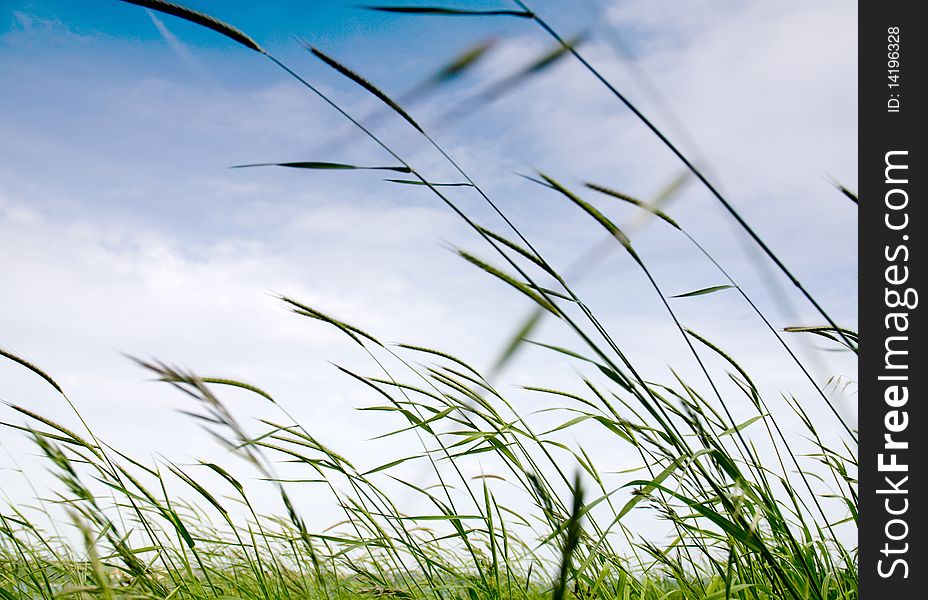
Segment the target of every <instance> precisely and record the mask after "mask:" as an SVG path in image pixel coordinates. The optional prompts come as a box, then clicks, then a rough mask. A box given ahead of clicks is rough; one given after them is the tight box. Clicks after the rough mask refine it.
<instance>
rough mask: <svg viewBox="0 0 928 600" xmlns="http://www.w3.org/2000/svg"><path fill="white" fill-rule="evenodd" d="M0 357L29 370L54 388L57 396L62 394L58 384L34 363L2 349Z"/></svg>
mask: <svg viewBox="0 0 928 600" xmlns="http://www.w3.org/2000/svg"><path fill="white" fill-rule="evenodd" d="M0 356H3V357H4V358H8V359H10V360H11V361H13V362H15V363H17V364H19V365H20V366H23V367H26V368H27V369H29V370H30V371H32V372H33V373H35V374H36V375H38V376H39V377H41V378H42V379H44V380H45V381H46V383H48V384H49V385H50V386H52V387H53V388H55V390H56V391H57V392H58V393H59V394H62V395H63V394H64V391H63V390H62V389H61V386H60V385H58V382H57V381H55V380H54V379H52V376H51V375H49V374H48V373H46V372H45V371H43V370H42V369H40V368H39V367H37V366H36V365H35V364H34V363H32V362H30V361H28V360H26V359H25V358H23V357H21V356H19V355H16V354H13V353H12V352H9V351H8V350H4V349H3V348H0Z"/></svg>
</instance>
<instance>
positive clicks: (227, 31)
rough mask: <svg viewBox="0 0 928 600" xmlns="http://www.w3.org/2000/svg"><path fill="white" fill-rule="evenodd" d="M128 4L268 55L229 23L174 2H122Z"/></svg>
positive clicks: (134, 0) (127, 0) (149, 0)
mask: <svg viewBox="0 0 928 600" xmlns="http://www.w3.org/2000/svg"><path fill="white" fill-rule="evenodd" d="M121 1H122V2H125V3H127V4H135V5H136V6H141V7H144V8H150V9H151V10H156V11H158V12H161V13H164V14H166V15H172V16H174V17H179V18H181V19H184V20H185V21H190V22H191V23H195V24H197V25H200V26H202V27H206V28H207V29H212V30H213V31H215V32H217V33H220V34H222V35H224V36H226V37H227V38H229V39H231V40H234V41H236V42H238V43H239V44H241V45H243V46H245V47H246V48H249V49H251V50H254V51H255V52H260V53H261V54H267V52H265V51H264V49H263V48H262V47H261V46H259V45H258V43H257V42H255V41H254V40H253V39H251V38H250V37H248V36H247V35H245V34H244V33H242V32H241V31H239V30H238V29H236V28H235V27H232V26H231V25H229V24H228V23H223V22H222V21H220V20H219V19H216V18H214V17H211V16H209V15H206V14H203V13H201V12H197V11H195V10H191V9H189V8H186V7H184V6H181V5H179V4H174V3H173V2H164V1H163V0H121Z"/></svg>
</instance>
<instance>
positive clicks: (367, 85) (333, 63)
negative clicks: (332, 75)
mask: <svg viewBox="0 0 928 600" xmlns="http://www.w3.org/2000/svg"><path fill="white" fill-rule="evenodd" d="M303 45H304V47H305V48H306V49H307V50H309V51H310V52H311V53H312V54H313V56H315V57H316V58H318V59H319V60H321V61H322V62H324V63H325V64H327V65H328V66H330V67H332V68H333V69H335V70H336V71H338V72H339V73H341V74H342V75H344V76H345V77H347V78H348V79H350V80H352V81H353V82H355V83H356V84H358V85H359V86H361V87H362V88H364V89H365V90H367V91H368V92H370V93H371V94H373V95H374V96H376V97H377V98H378V99H379V100H380V101H381V102H383V103H384V104H386V105H387V106H389V107H390V108H392V109H393V111H394V112H395V113H396V114H398V115H399V116H401V117H403V119H405V120H406V121H407V122H408V123H409V124H410V125H412V126H413V127H414V128H415V129H416V130H417V131H418V132H419V133H425V131H424V130H423V129H422V127H420V126H419V124H418V123H416V121H415V119H413V118H412V117H411V116H409V113H407V112H406V111H405V110H404V109H403V107H401V106H400V105H399V104H397V103H396V102H394V101H393V99H392V98H390V97H389V96H387V95H386V94H385V93H383V92H382V91H381V90H380V88H378V87H377V86H375V85H374V84H373V83H371V82H370V81H368V80H366V79H364V78H363V77H361V76H360V75H358V74H357V73H355V72H354V71H352V70H351V69H349V68H348V67H346V66H345V65H343V64H341V63H340V62H338V61H337V60H335V59H334V58H332V57H331V56H329V55H327V54H325V53H324V52H322V51H321V50H319V49H318V48H316V47H314V46H311V45H309V44H305V43H304V44H303Z"/></svg>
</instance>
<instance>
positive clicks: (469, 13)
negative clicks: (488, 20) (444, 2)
mask: <svg viewBox="0 0 928 600" xmlns="http://www.w3.org/2000/svg"><path fill="white" fill-rule="evenodd" d="M359 8H363V9H365V10H373V11H377V12H386V13H397V14H405V15H431V16H443V17H521V18H523V19H531V18H532V17H534V16H535V15H533V14H532V13H531V12H528V11H524V10H468V9H463V8H444V7H441V6H378V5H362V6H359Z"/></svg>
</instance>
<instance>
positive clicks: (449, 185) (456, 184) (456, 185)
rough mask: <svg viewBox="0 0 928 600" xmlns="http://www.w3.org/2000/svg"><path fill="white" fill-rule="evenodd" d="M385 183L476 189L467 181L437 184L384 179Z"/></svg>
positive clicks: (411, 180) (412, 180)
mask: <svg viewBox="0 0 928 600" xmlns="http://www.w3.org/2000/svg"><path fill="white" fill-rule="evenodd" d="M384 181H387V182H389V183H400V184H403V185H421V186H425V187H430V186H431V187H474V186H473V185H471V184H469V183H467V182H466V181H465V182H457V183H437V182H434V181H429V182H424V181H419V180H418V179H384Z"/></svg>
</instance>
